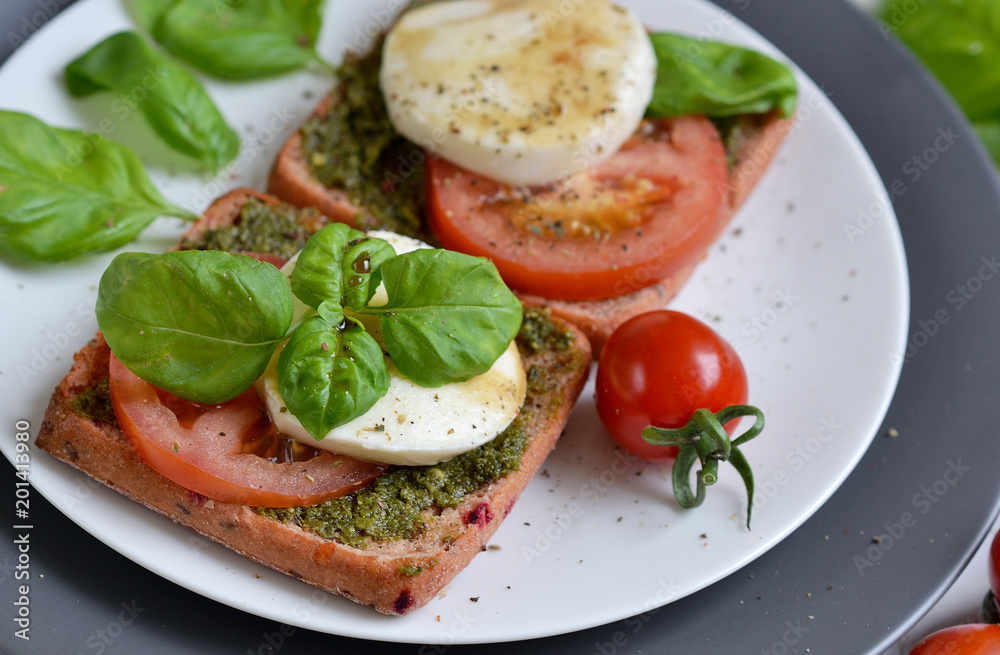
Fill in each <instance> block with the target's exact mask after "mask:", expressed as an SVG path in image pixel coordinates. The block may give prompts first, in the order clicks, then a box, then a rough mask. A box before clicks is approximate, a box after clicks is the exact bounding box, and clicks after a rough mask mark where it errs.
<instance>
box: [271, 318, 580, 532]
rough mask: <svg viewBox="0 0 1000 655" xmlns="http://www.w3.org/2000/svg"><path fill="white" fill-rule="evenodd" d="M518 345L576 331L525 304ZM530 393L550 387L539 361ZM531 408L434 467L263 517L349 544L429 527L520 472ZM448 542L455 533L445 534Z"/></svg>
mask: <svg viewBox="0 0 1000 655" xmlns="http://www.w3.org/2000/svg"><path fill="white" fill-rule="evenodd" d="M517 343H518V345H519V346H520V347H521V348H523V349H524V350H525V351H527V352H529V353H532V354H537V353H539V352H542V351H557V352H561V351H565V350H567V349H568V348H569V347H570V346H571V345H572V344H573V343H574V338H573V333H572V332H571V331H569V330H568V329H560V328H559V327H557V326H556V325H555V324H553V322H552V321H551V320H549V312H548V311H547V310H538V309H527V308H526V309H525V310H524V320H523V321H522V323H521V331H520V332H519V333H518V335H517ZM529 370H534V371H535V374H530V379H529V394H531V393H538V392H540V391H541V390H542V389H547V388H551V386H552V385H553V384H554V381H552V380H551V379H549V376H548V375H547V374H546V369H543V368H540V367H537V366H533V367H530V369H529ZM525 414H526V412H525V411H522V412H521V414H520V415H519V416H518V417H517V418H516V419H515V420H514V422H513V423H511V424H510V426H508V427H507V429H506V430H504V431H503V432H502V433H500V435H498V436H497V437H496V438H495V439H493V440H492V441H490V442H487V443H485V444H483V445H482V446H480V447H479V448H476V449H474V450H470V451H469V452H467V453H463V454H461V455H458V456H456V457H453V458H452V459H450V460H448V461H445V462H442V463H440V464H436V465H434V466H399V467H395V468H393V469H392V470H390V471H389V472H388V473H385V474H383V475H381V476H380V477H378V478H376V480H375V481H374V482H372V483H371V484H369V485H368V486H366V487H364V488H362V489H360V490H358V491H356V492H354V493H352V494H350V495H348V496H344V497H343V498H337V499H334V500H330V501H327V502H325V503H321V504H319V505H315V506H313V507H292V508H280V509H268V508H257V509H256V511H257V512H258V513H260V514H262V515H264V516H268V517H271V518H273V519H276V520H279V521H285V522H288V521H292V522H294V523H296V524H298V525H299V526H301V527H303V528H305V529H307V530H311V531H313V532H315V533H316V534H318V535H320V536H322V537H325V538H327V539H332V538H334V537H336V538H339V539H340V541H342V542H343V543H345V544H348V545H350V546H361V547H363V546H364V545H365V544H366V543H368V542H369V540H371V541H380V542H381V541H391V540H393V539H411V538H413V537H415V536H418V535H419V534H421V532H423V530H424V529H426V527H427V526H426V524H425V517H424V516H422V512H424V511H425V510H427V509H430V508H432V507H438V508H444V507H455V506H457V505H458V504H459V503H461V502H462V500H464V498H465V495H466V494H468V493H470V492H472V491H475V490H476V489H478V488H480V487H481V486H483V485H484V484H486V483H488V482H492V481H493V480H497V479H499V478H500V477H502V476H504V475H506V474H507V473H510V472H511V471H515V470H517V469H518V467H519V466H520V464H521V456H522V455H523V454H524V449H525V448H527V445H528V441H529V440H530V439H529V437H528V434H527V433H526V432H525V429H524V421H525V419H526V418H527V417H526V415H525ZM445 539H446V540H447V539H448V537H445Z"/></svg>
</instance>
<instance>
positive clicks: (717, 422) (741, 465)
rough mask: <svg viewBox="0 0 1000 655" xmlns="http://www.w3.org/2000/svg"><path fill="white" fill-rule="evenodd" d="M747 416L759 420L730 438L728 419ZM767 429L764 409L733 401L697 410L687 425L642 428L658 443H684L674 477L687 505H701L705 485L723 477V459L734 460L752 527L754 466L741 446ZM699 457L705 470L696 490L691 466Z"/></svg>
mask: <svg viewBox="0 0 1000 655" xmlns="http://www.w3.org/2000/svg"><path fill="white" fill-rule="evenodd" d="M743 416H753V417H755V419H756V420H755V421H754V424H753V426H751V428H750V429H749V430H747V431H746V432H744V433H743V434H741V435H740V436H739V437H737V438H736V439H733V440H732V441H730V439H729V434H728V433H727V432H726V429H725V425H726V423H728V422H729V421H732V420H734V419H737V418H740V417H743ZM763 429H764V413H763V412H762V411H760V410H759V409H758V408H756V407H754V406H753V405H730V406H729V407H726V408H724V409H722V410H720V411H718V412H714V413H713V412H711V411H709V410H707V409H699V410H696V411H695V412H694V414H692V416H691V420H690V421H688V423H687V425H685V426H684V427H680V428H658V427H655V426H652V425H651V426H649V427H647V428H646V429H644V430H643V431H642V438H643V439H644V440H645V441H646V442H647V443H650V444H653V445H654V446H679V447H680V451H679V452H678V454H677V460H676V461H675V462H674V468H673V472H672V479H673V487H674V496H675V497H676V498H677V502H678V504H679V505H680V506H681V507H683V508H685V509H690V508H692V507H697V506H699V505H701V503H702V501H704V500H705V487H709V486H711V485H713V484H715V482H716V481H717V480H718V478H719V462H727V461H728V462H730V463H731V464H732V465H733V467H734V468H735V469H736V471H737V472H738V473H739V474H740V477H741V478H743V485H744V486H745V487H746V491H747V529H748V530H749V529H750V515H751V512H752V510H753V492H754V482H753V470H752V469H751V468H750V464H749V462H747V459H746V457H744V456H743V453H742V452H740V449H739V448H738V447H737V446H739V445H741V444H744V443H746V442H748V441H750V440H751V439H753V438H754V437H756V436H757V435H758V434H760V433H761V431H762V430H763ZM696 459H697V460H698V461H700V462H701V470H699V471H698V474H697V476H696V490H695V491H692V489H691V469H692V468H693V467H694V462H695V460H696Z"/></svg>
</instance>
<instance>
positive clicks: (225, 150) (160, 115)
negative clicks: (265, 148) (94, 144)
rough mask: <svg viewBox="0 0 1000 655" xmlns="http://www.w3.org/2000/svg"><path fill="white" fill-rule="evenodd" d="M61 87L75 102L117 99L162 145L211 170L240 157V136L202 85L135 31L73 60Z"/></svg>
mask: <svg viewBox="0 0 1000 655" xmlns="http://www.w3.org/2000/svg"><path fill="white" fill-rule="evenodd" d="M66 86H67V88H68V89H69V92H70V93H71V94H72V95H73V96H75V97H78V98H80V97H84V96H88V95H91V94H94V93H98V92H101V91H112V92H114V93H116V94H118V102H119V103H120V108H121V109H122V110H125V109H129V110H132V109H133V108H134V111H138V112H140V113H141V114H142V115H143V116H144V117H145V118H146V122H147V123H149V126H150V127H151V128H153V131H154V132H156V134H157V136H159V137H160V139H162V140H163V142H164V143H165V144H167V145H168V146H170V147H171V148H173V149H174V150H177V151H178V152H181V153H183V154H185V155H187V156H189V157H193V158H194V159H196V160H198V161H200V162H202V163H203V164H205V165H206V166H208V167H209V168H210V169H212V170H213V171H214V170H218V169H219V167H220V166H222V165H223V164H225V163H226V162H228V161H231V160H232V159H233V158H234V157H236V155H237V154H239V150H240V137H239V135H238V134H236V132H235V131H233V129H232V128H231V127H229V125H227V124H226V120H225V118H223V116H222V114H221V113H220V112H219V110H218V108H217V107H216V106H215V103H214V102H212V98H211V97H210V96H209V95H208V92H207V91H205V89H204V87H202V85H201V83H200V82H198V80H197V79H195V78H194V76H193V75H191V74H190V73H188V72H187V71H186V70H185V69H184V68H183V67H182V66H180V65H178V64H177V63H175V62H174V61H173V60H172V59H170V58H169V57H166V56H164V55H163V54H161V53H160V52H158V51H156V50H154V49H153V48H151V47H150V46H149V44H147V43H146V41H145V40H144V39H143V38H142V37H141V36H139V35H138V34H136V33H134V32H119V33H118V34H113V35H112V36H109V37H108V38H106V39H104V40H103V41H101V42H100V43H98V44H97V45H95V46H94V47H93V48H91V49H90V50H89V51H87V52H86V53H85V54H83V55H81V56H80V57H78V58H77V59H75V60H74V61H72V62H71V63H70V64H69V65H68V66H67V67H66Z"/></svg>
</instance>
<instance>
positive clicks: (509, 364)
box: [257, 343, 526, 466]
mask: <svg viewBox="0 0 1000 655" xmlns="http://www.w3.org/2000/svg"><path fill="white" fill-rule="evenodd" d="M279 353H280V349H279V351H278V353H275V356H274V357H273V358H272V361H271V365H270V366H268V369H267V371H266V372H265V373H264V375H263V376H262V377H261V378H260V379H259V380H258V381H257V389H258V391H259V392H260V394H261V397H262V398H263V399H264V404H265V405H266V406H267V411H268V412H269V413H270V415H271V419H272V420H273V421H274V424H275V427H277V428H278V430H279V431H280V432H281V433H282V434H284V435H285V436H288V437H291V438H293V439H295V440H296V441H299V442H301V443H303V444H306V445H309V446H312V447H314V448H322V449H325V450H330V451H333V452H336V453H341V454H344V455H350V456H351V457H357V458H358V459H366V460H371V461H376V462H382V463H385V464H402V465H414V466H423V465H429V464H438V463H440V462H443V461H445V460H447V459H451V458H452V457H454V456H455V455H459V454H461V453H464V452H467V451H469V450H472V449H473V448H476V447H477V446H481V445H482V444H484V443H486V442H487V441H489V440H491V439H493V438H494V437H496V436H497V435H498V434H500V432H501V431H503V430H504V428H506V427H507V426H508V425H510V422H511V421H513V420H514V418H515V417H516V416H517V414H518V413H519V412H520V408H521V404H522V403H523V402H524V396H525V390H526V380H525V375H524V369H523V368H522V365H521V357H520V355H519V354H518V352H517V347H516V346H515V345H514V344H513V343H511V345H510V347H509V348H508V349H507V351H506V352H504V354H503V355H501V356H500V358H499V359H498V360H497V361H496V362H495V363H494V364H493V367H492V368H491V369H490V370H489V371H487V372H486V373H483V374H482V375H479V376H477V377H474V378H472V379H471V380H468V381H466V382H460V383H456V384H447V385H444V386H441V387H435V388H433V389H429V388H425V387H419V386H417V385H415V384H413V383H412V382H410V381H409V380H407V379H406V378H404V377H402V376H401V375H399V373H398V371H396V369H395V367H393V366H392V365H391V362H390V360H388V358H387V359H386V363H387V365H389V374H390V383H389V392H388V393H387V394H386V395H385V396H383V397H382V398H380V399H379V400H378V402H376V403H375V406H374V407H372V408H371V409H370V410H368V412H367V413H365V414H364V415H362V416H360V417H358V418H356V419H354V420H353V421H351V422H349V423H346V424H345V425H342V426H340V427H337V428H334V429H333V430H331V431H330V432H329V433H328V434H327V435H326V437H325V438H323V439H322V440H318V441H317V440H316V439H313V438H312V436H310V435H309V433H308V432H306V430H305V428H303V427H302V424H301V423H299V421H298V419H296V418H295V417H294V416H292V414H291V413H290V412H288V411H287V409H285V405H284V402H283V401H282V399H281V395H280V394H279V393H278V374H277V358H278V355H279Z"/></svg>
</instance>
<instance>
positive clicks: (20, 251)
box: [0, 111, 197, 261]
mask: <svg viewBox="0 0 1000 655" xmlns="http://www.w3.org/2000/svg"><path fill="white" fill-rule="evenodd" d="M157 216H176V217H178V218H183V219H186V220H194V219H196V218H197V217H196V216H195V215H193V214H191V213H190V212H188V211H185V210H184V209H181V208H180V207H178V206H177V205H174V204H173V203H171V202H168V201H167V200H166V199H165V198H164V197H163V196H162V195H160V193H159V191H157V189H156V187H154V186H153V185H152V183H151V182H150V181H149V178H148V177H147V176H146V172H145V170H144V169H143V166H142V162H141V161H140V160H139V158H138V157H137V156H136V155H135V154H134V153H133V152H132V151H131V150H129V149H128V148H125V147H124V146H121V145H119V144H117V143H114V142H113V141H110V140H108V139H107V138H106V137H104V136H103V135H102V134H100V133H98V132H92V133H84V132H80V131H77V130H65V129H58V128H53V127H50V126H48V125H46V124H45V123H43V122H42V121H40V120H38V119H36V118H34V117H32V116H29V115H27V114H21V113H17V112H10V111H0V252H2V253H4V254H5V255H7V256H10V257H14V258H20V259H34V260H41V261H61V260H65V259H70V258H72V257H76V256H77V255H81V254H83V253H86V252H95V251H104V250H111V249H113V248H117V247H119V246H121V245H124V244H126V243H128V242H129V241H132V240H133V239H134V238H135V237H136V236H137V235H138V234H139V232H141V231H142V230H143V229H144V228H145V227H146V226H147V225H149V223H150V222H152V221H153V219H155V218H156V217H157Z"/></svg>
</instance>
